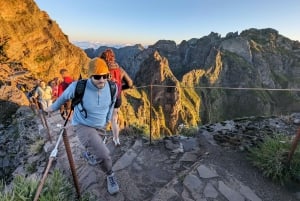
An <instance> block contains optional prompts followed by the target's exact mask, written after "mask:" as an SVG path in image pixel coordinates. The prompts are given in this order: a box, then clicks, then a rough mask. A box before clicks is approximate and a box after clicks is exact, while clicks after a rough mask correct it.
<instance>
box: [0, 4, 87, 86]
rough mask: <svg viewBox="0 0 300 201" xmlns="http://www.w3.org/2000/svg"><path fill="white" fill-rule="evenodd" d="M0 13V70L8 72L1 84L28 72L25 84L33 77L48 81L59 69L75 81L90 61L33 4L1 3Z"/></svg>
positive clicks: (57, 26)
mask: <svg viewBox="0 0 300 201" xmlns="http://www.w3.org/2000/svg"><path fill="white" fill-rule="evenodd" d="M0 9H1V12H0V25H1V29H0V50H1V51H0V54H1V57H0V58H1V60H0V62H1V69H2V68H7V67H8V68H9V69H10V72H7V73H6V74H4V75H3V73H4V72H3V71H2V72H1V74H2V75H1V76H0V79H1V80H0V81H1V82H2V84H3V82H4V81H6V80H5V79H7V78H8V76H11V75H12V74H14V73H15V72H20V71H26V72H27V73H26V75H24V76H25V78H27V79H25V81H26V80H28V79H30V78H32V77H35V78H40V79H45V80H46V81H49V80H50V79H52V78H54V77H56V76H59V70H60V69H61V68H67V69H69V71H70V73H71V74H72V75H74V77H75V78H77V77H78V76H79V73H80V72H81V71H83V70H84V68H85V66H86V64H87V62H88V60H89V58H88V57H87V56H86V54H85V53H84V52H83V51H82V50H81V49H80V48H78V47H76V46H74V45H72V44H71V43H70V42H69V39H68V36H67V35H65V34H64V33H63V32H62V31H61V29H60V27H59V25H58V24H57V23H56V22H55V21H53V20H52V19H51V18H50V17H49V16H48V14H47V13H46V12H44V11H41V10H40V9H39V8H38V7H37V5H36V4H35V2H34V1H33V0H24V1H23V0H16V1H15V0H8V1H2V2H1V4H0Z"/></svg>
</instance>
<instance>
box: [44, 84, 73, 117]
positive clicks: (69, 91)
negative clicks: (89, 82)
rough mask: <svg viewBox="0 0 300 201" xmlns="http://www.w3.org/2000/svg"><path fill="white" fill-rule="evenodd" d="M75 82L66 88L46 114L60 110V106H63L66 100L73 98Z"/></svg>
mask: <svg viewBox="0 0 300 201" xmlns="http://www.w3.org/2000/svg"><path fill="white" fill-rule="evenodd" d="M76 83H77V82H72V83H71V84H70V85H69V87H68V88H66V90H65V91H64V92H63V93H62V94H61V96H59V97H58V99H56V101H55V102H54V103H53V104H52V105H51V106H50V107H48V108H47V110H48V112H53V111H56V110H58V109H59V108H60V106H61V105H63V104H64V103H65V102H67V101H68V100H70V99H72V98H73V97H74V93H75V88H76Z"/></svg>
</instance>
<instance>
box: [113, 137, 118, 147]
mask: <svg viewBox="0 0 300 201" xmlns="http://www.w3.org/2000/svg"><path fill="white" fill-rule="evenodd" d="M113 142H114V144H115V146H118V142H117V139H116V138H113Z"/></svg>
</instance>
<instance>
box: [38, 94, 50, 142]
mask: <svg viewBox="0 0 300 201" xmlns="http://www.w3.org/2000/svg"><path fill="white" fill-rule="evenodd" d="M33 100H34V103H35V105H36V108H37V109H38V113H39V116H40V118H41V121H42V124H43V126H44V127H46V129H47V133H48V138H49V141H50V142H51V143H52V138H51V134H50V129H49V126H48V123H47V120H46V117H45V115H44V113H43V111H42V109H41V108H40V106H39V104H38V102H37V100H36V99H35V98H34V99H33Z"/></svg>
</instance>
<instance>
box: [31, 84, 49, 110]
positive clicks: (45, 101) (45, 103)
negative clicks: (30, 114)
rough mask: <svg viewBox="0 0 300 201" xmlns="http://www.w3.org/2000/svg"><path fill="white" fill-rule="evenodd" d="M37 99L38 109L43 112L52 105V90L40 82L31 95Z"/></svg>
mask: <svg viewBox="0 0 300 201" xmlns="http://www.w3.org/2000/svg"><path fill="white" fill-rule="evenodd" d="M33 97H34V98H37V99H38V103H39V107H40V109H42V110H43V111H45V109H46V108H47V107H49V106H50V105H51V104H52V88H51V87H50V86H49V85H46V82H45V81H41V82H40V85H39V86H38V87H37V89H36V90H35V92H34V94H33Z"/></svg>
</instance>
